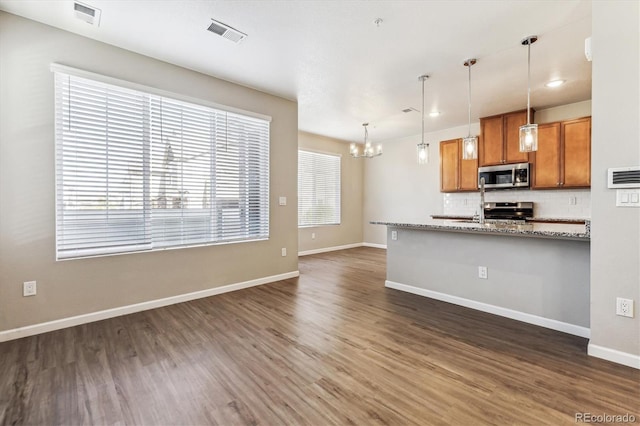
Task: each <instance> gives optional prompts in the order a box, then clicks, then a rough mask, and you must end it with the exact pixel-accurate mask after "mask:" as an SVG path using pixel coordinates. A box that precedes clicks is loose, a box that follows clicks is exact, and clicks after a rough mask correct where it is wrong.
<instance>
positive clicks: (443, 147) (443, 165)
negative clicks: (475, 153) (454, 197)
mask: <svg viewBox="0 0 640 426" xmlns="http://www.w3.org/2000/svg"><path fill="white" fill-rule="evenodd" d="M477 190H478V160H463V159H462V139H452V140H448V141H442V142H440V192H461V191H477Z"/></svg>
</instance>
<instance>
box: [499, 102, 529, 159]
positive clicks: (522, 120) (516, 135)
mask: <svg viewBox="0 0 640 426" xmlns="http://www.w3.org/2000/svg"><path fill="white" fill-rule="evenodd" d="M531 119H532V120H533V112H531ZM524 124H527V111H518V112H512V113H509V114H506V115H505V116H504V135H505V154H504V156H505V157H504V158H505V163H527V162H529V153H528V152H520V126H522V125H524Z"/></svg>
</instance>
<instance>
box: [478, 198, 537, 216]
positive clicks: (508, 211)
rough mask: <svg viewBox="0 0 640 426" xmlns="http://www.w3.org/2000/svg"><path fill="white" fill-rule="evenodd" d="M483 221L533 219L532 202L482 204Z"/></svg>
mask: <svg viewBox="0 0 640 426" xmlns="http://www.w3.org/2000/svg"><path fill="white" fill-rule="evenodd" d="M484 217H485V219H494V220H495V219H502V220H525V219H531V218H533V202H531V201H511V202H496V203H484Z"/></svg>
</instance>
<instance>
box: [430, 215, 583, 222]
mask: <svg viewBox="0 0 640 426" xmlns="http://www.w3.org/2000/svg"><path fill="white" fill-rule="evenodd" d="M431 218H432V219H453V220H455V219H460V220H473V216H463V215H447V214H440V215H435V214H434V215H431ZM525 221H526V222H541V223H544V222H546V223H575V224H585V223H587V222H588V221H589V219H584V218H582V219H579V218H577V219H576V218H568V217H531V218H526V219H525Z"/></svg>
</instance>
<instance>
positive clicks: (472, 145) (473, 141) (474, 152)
mask: <svg viewBox="0 0 640 426" xmlns="http://www.w3.org/2000/svg"><path fill="white" fill-rule="evenodd" d="M476 62H477V61H476V60H475V59H467V60H466V61H465V63H464V66H465V67H468V68H469V97H468V99H469V132H468V133H467V137H466V138H462V159H463V160H475V159H476V158H478V138H477V137H476V136H471V67H472V66H473V65H475V63H476Z"/></svg>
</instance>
